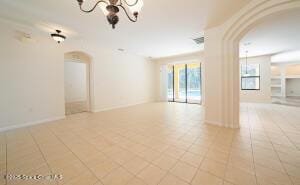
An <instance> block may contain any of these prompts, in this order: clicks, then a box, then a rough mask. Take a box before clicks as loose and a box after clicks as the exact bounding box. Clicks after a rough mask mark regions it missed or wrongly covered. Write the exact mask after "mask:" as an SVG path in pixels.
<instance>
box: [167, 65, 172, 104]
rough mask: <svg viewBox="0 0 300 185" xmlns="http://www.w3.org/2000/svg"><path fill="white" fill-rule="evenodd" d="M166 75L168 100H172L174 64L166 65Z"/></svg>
mask: <svg viewBox="0 0 300 185" xmlns="http://www.w3.org/2000/svg"><path fill="white" fill-rule="evenodd" d="M167 75H168V101H174V66H173V65H168V66H167Z"/></svg>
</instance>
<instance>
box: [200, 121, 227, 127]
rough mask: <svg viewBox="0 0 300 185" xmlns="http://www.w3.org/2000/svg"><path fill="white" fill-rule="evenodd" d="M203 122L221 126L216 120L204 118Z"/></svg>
mask: <svg viewBox="0 0 300 185" xmlns="http://www.w3.org/2000/svg"><path fill="white" fill-rule="evenodd" d="M204 123H207V124H210V125H216V126H220V127H222V126H223V125H222V123H221V122H217V121H209V120H205V121H204Z"/></svg>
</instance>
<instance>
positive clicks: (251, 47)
mask: <svg viewBox="0 0 300 185" xmlns="http://www.w3.org/2000/svg"><path fill="white" fill-rule="evenodd" d="M299 18H300V8H295V9H289V10H284V11H280V12H276V13H274V14H271V15H268V16H266V17H264V18H262V19H260V20H259V21H257V22H256V23H255V24H254V25H253V26H251V29H250V30H249V31H248V32H247V33H245V34H244V35H243V37H242V38H241V40H240V41H239V59H240V60H239V63H240V65H239V67H240V103H241V107H242V109H244V110H246V109H247V107H248V105H249V104H248V103H267V104H269V103H280V102H282V103H285V104H286V105H289V104H290V105H292V104H295V103H297V100H296V98H297V96H296V95H297V90H296V89H297V83H298V80H293V79H286V78H285V76H288V74H286V72H287V69H286V68H288V67H289V66H291V65H294V64H296V63H298V62H297V61H293V62H292V61H291V60H290V59H288V58H286V59H285V60H282V61H278V62H274V61H272V58H273V56H276V55H277V54H279V53H285V52H287V51H298V50H300V45H299V42H300V37H299V32H300V24H299V23H298V22H299ZM299 61H300V60H299ZM294 92H295V93H294ZM294 98H295V99H294ZM240 122H241V123H243V118H241V121H240Z"/></svg>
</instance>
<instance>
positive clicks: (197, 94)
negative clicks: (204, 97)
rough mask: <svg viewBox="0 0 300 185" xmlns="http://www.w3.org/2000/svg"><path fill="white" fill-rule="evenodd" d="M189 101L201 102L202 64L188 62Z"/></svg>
mask: <svg viewBox="0 0 300 185" xmlns="http://www.w3.org/2000/svg"><path fill="white" fill-rule="evenodd" d="M187 102H188V103H201V65H200V64H199V63H191V64H187Z"/></svg>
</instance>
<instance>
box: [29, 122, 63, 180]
mask: <svg viewBox="0 0 300 185" xmlns="http://www.w3.org/2000/svg"><path fill="white" fill-rule="evenodd" d="M31 128H32V127H28V128H27V129H26V130H27V132H29V134H30V136H31V138H32V139H33V141H34V143H35V144H36V146H37V148H38V149H39V151H40V153H41V155H42V157H43V159H44V160H45V162H46V164H47V166H48V169H49V170H50V172H51V173H52V175H53V174H54V173H53V171H52V169H51V167H50V165H49V163H48V161H47V159H46V157H45V155H44V153H43V152H42V150H41V148H40V145H39V144H38V143H37V141H36V139H35V137H34V136H33V135H32V132H31ZM55 184H57V185H58V184H59V183H58V181H57V180H55Z"/></svg>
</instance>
